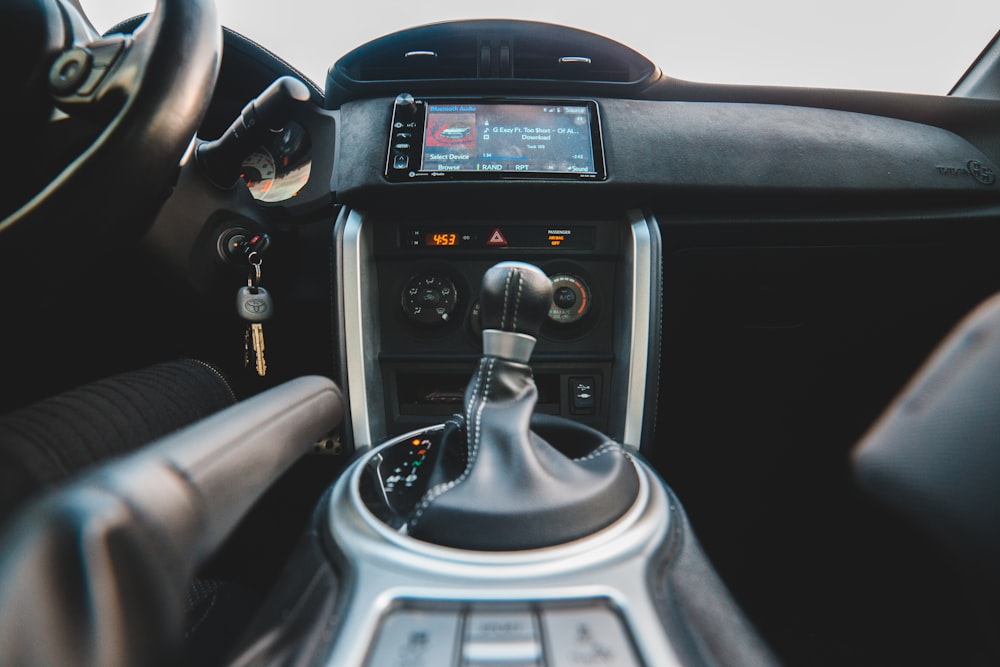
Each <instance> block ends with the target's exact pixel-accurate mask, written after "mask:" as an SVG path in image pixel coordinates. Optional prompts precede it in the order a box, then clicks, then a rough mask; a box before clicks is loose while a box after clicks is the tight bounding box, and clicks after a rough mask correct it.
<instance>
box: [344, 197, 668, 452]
mask: <svg viewBox="0 0 1000 667" xmlns="http://www.w3.org/2000/svg"><path fill="white" fill-rule="evenodd" d="M338 224H339V227H340V228H341V229H342V238H343V241H342V243H341V257H342V261H343V269H344V270H343V272H342V276H343V281H344V290H343V291H344V303H343V315H342V317H343V322H344V329H345V344H346V345H345V350H344V357H343V363H344V366H345V367H346V369H347V371H348V372H347V383H348V387H347V389H348V392H349V393H350V395H351V398H350V404H351V408H352V414H351V417H352V424H351V426H352V429H351V430H352V432H351V436H352V437H353V439H354V444H355V447H356V448H357V447H367V446H370V445H373V444H378V443H379V442H382V441H384V440H385V439H386V438H387V437H390V436H392V435H398V434H400V433H404V432H407V431H409V430H412V429H414V428H419V427H421V426H429V425H432V424H435V423H438V422H440V421H442V420H443V419H445V418H447V417H448V416H449V415H451V414H452V413H454V412H455V411H456V410H460V409H461V396H462V392H463V391H464V388H465V385H466V383H467V382H468V379H469V376H470V374H471V371H472V368H473V365H474V363H475V361H476V360H477V359H478V358H479V355H480V354H481V350H482V342H481V326H480V323H479V303H478V296H477V294H478V288H479V283H480V280H481V279H482V276H483V274H484V273H485V271H486V270H487V269H488V268H489V267H490V266H492V265H493V264H495V263H496V262H498V261H502V260H507V259H517V260H523V261H528V262H532V263H533V264H535V265H537V266H539V267H540V268H541V269H542V270H543V271H545V273H546V274H547V275H548V276H549V278H550V279H551V281H552V284H553V295H554V296H553V302H552V306H551V309H550V311H549V314H548V317H546V319H545V321H544V323H543V324H542V327H541V330H540V332H539V335H538V344H537V347H536V349H535V354H534V356H533V357H532V367H533V369H534V372H535V381H536V384H537V386H538V391H539V401H538V408H537V409H538V411H539V412H543V413H546V414H552V415H559V416H563V417H569V418H572V419H574V420H577V421H579V422H581V423H584V424H587V425H589V426H592V427H594V428H597V429H599V430H601V431H602V432H605V433H608V434H610V435H611V436H612V437H614V438H616V439H617V440H618V441H619V442H622V443H624V444H627V445H630V446H632V447H634V448H638V447H639V446H640V445H641V444H642V433H643V429H644V427H646V432H647V433H649V430H650V429H649V428H648V426H649V424H648V422H649V420H651V419H652V415H651V414H649V413H648V412H647V411H646V410H645V407H646V403H647V396H654V395H655V389H656V385H655V383H656V380H657V378H656V375H655V372H653V373H650V372H648V368H647V366H648V363H647V361H648V359H650V358H651V355H652V354H655V352H656V346H657V345H658V336H659V326H658V321H657V320H656V315H657V313H658V310H657V309H658V307H659V299H658V297H655V295H656V294H657V291H658V284H657V282H656V281H658V279H659V271H658V268H657V266H658V264H657V259H656V253H658V252H659V246H658V243H659V236H658V231H657V228H656V224H655V221H651V220H648V219H646V218H645V217H644V216H643V215H642V214H641V213H639V212H630V213H625V214H622V215H621V217H620V218H619V219H608V218H587V217H573V218H566V217H563V218H561V219H560V218H551V217H549V218H538V219H535V218H533V217H532V216H530V214H529V215H524V216H519V217H505V218H500V217H483V218H479V219H477V218H475V217H473V216H461V215H458V216H456V215H454V214H450V215H440V216H429V215H427V214H421V213H415V214H409V215H405V216H401V215H394V216H388V215H385V214H364V213H361V212H359V211H346V212H344V213H343V214H342V216H341V219H340V221H339V223H338ZM359 399H360V400H359Z"/></svg>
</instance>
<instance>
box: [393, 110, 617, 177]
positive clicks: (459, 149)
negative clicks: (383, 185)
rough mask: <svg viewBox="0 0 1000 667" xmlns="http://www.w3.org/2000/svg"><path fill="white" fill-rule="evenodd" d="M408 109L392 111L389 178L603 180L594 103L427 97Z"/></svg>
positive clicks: (602, 160) (598, 128)
mask: <svg viewBox="0 0 1000 667" xmlns="http://www.w3.org/2000/svg"><path fill="white" fill-rule="evenodd" d="M414 106H415V107H416V108H414V109H413V111H412V112H410V117H412V120H408V119H407V117H406V114H404V113H400V112H398V111H397V113H394V123H393V132H394V133H395V135H396V138H397V139H398V138H400V137H401V138H402V140H401V141H397V142H396V143H395V144H392V145H390V155H389V160H388V162H387V165H386V172H387V173H386V175H387V176H389V177H390V178H391V179H392V180H409V179H414V178H426V177H430V178H434V177H437V178H446V179H447V178H453V179H464V178H487V179H488V178H491V177H492V178H571V179H581V180H584V179H602V178H604V156H603V152H602V150H601V146H600V144H601V134H600V123H599V121H598V116H597V105H596V104H595V103H594V102H590V101H580V102H522V101H517V102H506V101H504V102H494V101H489V102H478V101H461V102H452V101H447V100H436V101H430V100H429V101H419V102H415V103H414ZM414 130H415V131H414ZM414 135H418V136H419V140H417V139H418V137H417V136H414ZM393 177H395V178H393Z"/></svg>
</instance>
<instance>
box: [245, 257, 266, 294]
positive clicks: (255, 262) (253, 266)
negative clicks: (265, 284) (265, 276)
mask: <svg viewBox="0 0 1000 667" xmlns="http://www.w3.org/2000/svg"><path fill="white" fill-rule="evenodd" d="M247 261H249V262H250V275H248V276H247V287H256V286H257V285H259V284H260V264H261V262H262V261H264V260H263V258H262V257H261V256H260V255H259V254H258V253H257V251H256V250H254V251H251V252H250V254H249V255H247Z"/></svg>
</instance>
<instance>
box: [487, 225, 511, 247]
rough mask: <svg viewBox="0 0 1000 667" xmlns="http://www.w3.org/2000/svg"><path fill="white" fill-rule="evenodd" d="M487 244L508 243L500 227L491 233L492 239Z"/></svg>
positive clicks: (501, 244)
mask: <svg viewBox="0 0 1000 667" xmlns="http://www.w3.org/2000/svg"><path fill="white" fill-rule="evenodd" d="M486 245H499V246H505V245H507V238H506V237H505V236H504V235H503V232H501V231H500V228H499V227H496V228H494V229H493V233H492V234H490V240H489V241H487V242H486Z"/></svg>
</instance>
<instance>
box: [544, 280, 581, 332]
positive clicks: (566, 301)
mask: <svg viewBox="0 0 1000 667" xmlns="http://www.w3.org/2000/svg"><path fill="white" fill-rule="evenodd" d="M551 280H552V306H551V307H550V308H549V319H550V320H552V321H553V322H558V323H559V324H571V323H573V322H576V321H577V320H579V319H581V318H582V317H583V316H584V315H586V314H587V312H588V311H589V310H590V302H591V298H590V288H589V287H587V284H586V283H585V282H583V279H582V278H580V277H579V276H574V275H572V274H569V273H559V274H556V275H554V276H552V278H551Z"/></svg>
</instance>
